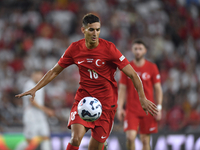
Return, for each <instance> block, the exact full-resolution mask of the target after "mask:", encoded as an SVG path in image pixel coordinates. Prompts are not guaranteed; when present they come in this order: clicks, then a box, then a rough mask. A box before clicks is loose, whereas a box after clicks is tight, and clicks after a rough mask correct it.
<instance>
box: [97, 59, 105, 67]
mask: <svg viewBox="0 0 200 150" xmlns="http://www.w3.org/2000/svg"><path fill="white" fill-rule="evenodd" d="M104 64H105V62H104V61H102V60H101V59H97V60H96V61H95V65H96V66H97V67H101V66H103V65H104Z"/></svg>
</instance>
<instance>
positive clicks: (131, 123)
mask: <svg viewBox="0 0 200 150" xmlns="http://www.w3.org/2000/svg"><path fill="white" fill-rule="evenodd" d="M139 122H140V118H139V117H138V116H136V115H135V114H134V113H130V112H126V116H125V118H124V131H125V132H126V147H127V150H135V138H136V136H137V130H138V127H139Z"/></svg>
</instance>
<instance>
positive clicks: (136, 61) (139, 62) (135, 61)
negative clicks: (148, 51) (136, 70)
mask: <svg viewBox="0 0 200 150" xmlns="http://www.w3.org/2000/svg"><path fill="white" fill-rule="evenodd" d="M133 62H134V64H135V65H136V66H138V67H141V66H143V65H144V64H145V58H142V59H139V60H137V59H134V60H133Z"/></svg>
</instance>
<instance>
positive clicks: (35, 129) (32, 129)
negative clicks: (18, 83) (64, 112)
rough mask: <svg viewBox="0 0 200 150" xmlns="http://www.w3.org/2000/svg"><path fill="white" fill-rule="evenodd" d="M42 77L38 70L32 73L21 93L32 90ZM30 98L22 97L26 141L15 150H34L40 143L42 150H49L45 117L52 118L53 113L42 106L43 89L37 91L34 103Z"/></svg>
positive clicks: (48, 134)
mask: <svg viewBox="0 0 200 150" xmlns="http://www.w3.org/2000/svg"><path fill="white" fill-rule="evenodd" d="M43 75H44V74H43V72H42V71H40V70H35V71H33V73H32V74H31V79H30V80H28V81H27V82H26V83H25V85H24V89H23V91H27V90H28V89H31V88H33V87H34V86H35V85H36V83H37V82H38V81H39V80H40V79H41V78H42V77H43ZM30 97H31V96H26V97H23V106H24V113H23V125H24V136H25V138H26V141H23V142H21V143H20V144H19V145H18V146H17V148H16V150H26V149H27V150H28V149H29V150H30V149H31V150H34V149H36V148H37V147H38V145H39V144H40V143H41V149H42V150H51V144H50V138H49V137H50V129H49V125H48V120H47V116H46V115H48V116H54V111H52V110H51V109H49V108H47V107H45V106H44V98H45V92H44V88H42V89H40V90H38V91H37V93H36V95H35V99H34V101H31V100H30Z"/></svg>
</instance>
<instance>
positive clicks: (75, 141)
mask: <svg viewBox="0 0 200 150" xmlns="http://www.w3.org/2000/svg"><path fill="white" fill-rule="evenodd" d="M70 143H71V144H72V145H73V146H79V145H80V143H81V138H80V137H75V136H74V137H72V138H71V142H70Z"/></svg>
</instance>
